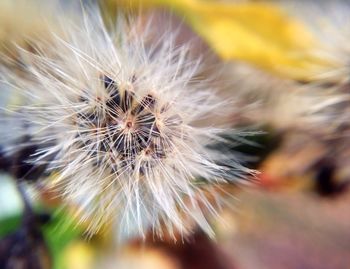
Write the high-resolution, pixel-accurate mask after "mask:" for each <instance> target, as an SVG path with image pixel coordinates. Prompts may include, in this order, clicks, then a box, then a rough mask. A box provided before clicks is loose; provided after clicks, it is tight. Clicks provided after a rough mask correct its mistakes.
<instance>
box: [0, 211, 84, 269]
mask: <svg viewBox="0 0 350 269" xmlns="http://www.w3.org/2000/svg"><path fill="white" fill-rule="evenodd" d="M21 220H22V215H14V216H11V217H6V218H1V216H0V238H4V237H5V236H6V235H8V234H11V233H13V232H15V231H16V230H17V229H18V228H19V227H20V225H21ZM42 232H43V235H44V238H45V241H46V243H47V245H48V248H49V251H50V253H51V255H52V258H53V261H54V267H53V269H65V268H68V267H66V266H65V264H66V261H65V259H66V251H65V249H66V247H67V246H68V245H69V243H71V242H72V241H73V240H75V239H77V238H79V236H80V235H81V234H82V231H81V229H79V228H78V227H77V226H76V225H74V224H73V223H72V220H71V218H70V217H69V216H68V215H67V214H66V213H65V212H63V211H61V212H57V213H54V214H53V215H52V218H51V220H50V221H49V223H48V224H45V225H44V226H43V227H42Z"/></svg>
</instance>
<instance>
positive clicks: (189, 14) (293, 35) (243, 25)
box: [102, 0, 326, 80]
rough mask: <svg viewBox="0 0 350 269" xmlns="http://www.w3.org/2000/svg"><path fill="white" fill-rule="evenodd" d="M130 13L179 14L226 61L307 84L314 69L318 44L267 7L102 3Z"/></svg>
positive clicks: (197, 1) (133, 0)
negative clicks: (313, 51) (151, 10)
mask: <svg viewBox="0 0 350 269" xmlns="http://www.w3.org/2000/svg"><path fill="white" fill-rule="evenodd" d="M102 2H103V3H107V6H108V8H109V9H110V10H115V9H113V8H111V7H113V6H115V5H117V7H120V6H123V7H124V8H126V9H128V10H133V9H137V8H143V9H147V7H154V6H156V7H157V6H158V7H159V6H161V7H166V8H169V9H171V10H172V11H174V12H175V13H177V14H178V15H179V16H180V17H181V18H182V17H183V18H184V19H185V21H187V22H188V23H189V25H191V26H192V28H193V29H194V30H195V31H196V32H197V33H198V34H199V35H200V36H202V37H203V38H204V39H205V40H206V41H207V42H208V44H209V45H210V46H211V47H212V48H213V50H214V51H215V52H216V53H217V54H218V55H219V56H221V58H222V59H224V60H242V61H247V62H250V63H252V64H254V65H256V66H259V67H262V68H264V69H267V70H269V71H272V72H274V73H276V74H279V75H283V76H287V77H289V78H293V79H297V80H309V79H310V78H311V77H312V76H313V75H314V74H315V72H317V70H316V66H317V67H318V68H319V67H320V66H323V65H325V64H326V63H325V62H322V61H321V60H320V59H317V58H315V57H313V56H311V53H310V51H311V49H312V48H314V47H315V46H316V42H315V40H314V39H313V37H312V35H311V34H310V33H309V32H308V31H307V30H306V28H305V27H304V26H303V25H302V24H301V23H299V21H297V20H296V19H294V18H291V17H289V16H287V14H286V13H285V12H283V11H282V10H281V9H280V8H278V6H277V5H273V4H270V3H258V2H253V3H227V2H225V3H224V2H218V1H204V0H144V1H140V0H121V1H120V0H102Z"/></svg>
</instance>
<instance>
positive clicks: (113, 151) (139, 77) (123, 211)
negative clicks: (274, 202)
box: [4, 8, 250, 235]
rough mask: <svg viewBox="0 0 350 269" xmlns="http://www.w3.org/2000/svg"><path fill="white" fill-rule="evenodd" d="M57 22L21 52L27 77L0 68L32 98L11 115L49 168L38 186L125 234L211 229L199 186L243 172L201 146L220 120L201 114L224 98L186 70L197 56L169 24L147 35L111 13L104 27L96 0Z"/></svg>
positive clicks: (211, 206)
mask: <svg viewBox="0 0 350 269" xmlns="http://www.w3.org/2000/svg"><path fill="white" fill-rule="evenodd" d="M62 25H64V26H65V29H64V30H65V31H64V36H63V37H61V36H58V35H55V34H54V33H52V38H51V37H50V43H49V44H45V43H44V42H40V44H41V45H37V46H34V52H28V51H25V50H21V58H22V59H23V62H24V63H25V65H26V69H27V71H28V72H29V75H30V77H31V78H32V79H22V78H21V77H19V76H17V75H16V74H13V73H11V71H10V70H6V72H4V74H5V77H6V81H7V83H8V84H11V85H12V86H13V87H14V88H16V89H17V90H18V91H19V92H20V93H21V94H23V95H24V96H25V97H26V99H27V100H30V101H28V105H26V106H22V107H21V109H20V110H19V111H17V112H16V113H18V114H20V115H21V116H23V117H24V118H25V119H26V121H28V122H29V124H30V125H31V126H35V128H33V131H32V133H31V141H32V143H35V144H39V145H41V146H40V147H39V150H37V151H36V153H35V154H33V155H32V158H33V162H34V163H35V164H41V163H45V164H47V167H48V169H49V171H56V172H57V175H56V176H55V177H53V178H54V179H53V178H50V179H48V180H47V184H49V185H50V186H52V187H54V188H56V189H57V190H58V191H59V192H60V193H61V194H62V196H63V197H64V200H65V201H66V203H67V204H74V205H76V206H77V208H78V213H77V215H78V216H79V218H80V221H82V222H85V221H86V222H87V223H88V224H89V227H88V230H89V232H91V233H94V232H96V231H98V230H99V229H101V228H102V227H103V226H104V225H107V224H113V225H114V224H115V225H117V226H118V229H119V231H120V232H121V234H123V235H124V234H126V235H130V234H136V235H145V233H146V231H147V230H148V229H153V231H154V232H155V233H157V234H159V235H162V234H163V229H164V228H165V230H166V231H168V232H170V234H174V233H175V231H180V232H181V233H182V234H185V233H187V232H189V231H190V230H191V228H190V226H189V225H188V222H190V223H196V224H197V225H199V226H200V227H201V228H202V229H203V230H204V231H205V232H207V233H208V234H210V235H212V234H213V231H212V229H211V227H210V225H209V223H208V220H207V215H206V213H210V214H216V207H215V205H216V203H213V202H212V201H211V199H209V198H207V196H206V195H205V193H206V191H208V189H209V188H211V187H213V188H211V189H210V190H214V189H215V186H220V184H223V183H227V182H235V181H237V179H239V178H241V177H242V176H243V174H244V173H246V172H250V171H249V170H248V169H245V168H244V167H243V166H241V165H240V164H239V163H238V162H237V160H236V157H235V156H232V154H231V153H227V152H225V151H224V150H223V151H222V152H219V151H217V150H215V147H214V146H211V145H215V143H218V142H219V141H222V140H223V139H222V138H221V135H220V134H221V133H223V132H224V131H226V132H227V131H229V129H227V127H225V126H224V125H222V126H215V125H213V124H212V123H210V124H209V123H208V121H206V119H207V118H212V117H213V115H216V116H217V117H218V121H219V119H220V118H221V117H224V116H226V115H227V114H228V113H230V109H231V108H230V105H227V102H223V101H222V100H220V99H219V98H218V97H217V96H216V94H215V89H212V88H210V87H209V86H208V85H210V84H209V83H208V81H209V80H210V79H206V78H199V77H196V73H197V72H198V70H199V68H200V66H201V62H200V60H191V59H190V55H189V53H188V52H189V46H185V45H183V46H176V45H175V38H176V35H175V34H174V33H172V32H167V33H165V34H162V36H161V37H157V39H155V37H156V34H157V33H156V32H155V29H154V26H152V24H151V23H148V24H147V25H146V26H145V25H143V27H140V25H139V24H138V23H137V21H132V22H131V23H129V24H128V23H126V20H125V19H122V18H121V19H118V21H117V24H116V27H115V29H114V31H107V29H106V27H105V25H104V23H103V21H102V19H101V16H100V14H99V12H98V10H96V9H95V8H93V10H92V11H91V12H87V13H84V14H83V15H82V18H81V20H77V21H75V22H74V23H70V22H62ZM141 28H142V29H143V30H142V31H140V29H141ZM111 32H112V33H111ZM48 156H51V157H50V158H49V159H50V161H49V162H48V161H47V160H48ZM201 183H204V184H201ZM211 195H212V196H214V197H215V194H214V193H211Z"/></svg>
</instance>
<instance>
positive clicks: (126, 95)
mask: <svg viewBox="0 0 350 269" xmlns="http://www.w3.org/2000/svg"><path fill="white" fill-rule="evenodd" d="M101 81H102V83H103V87H104V88H105V90H106V91H107V93H108V96H109V98H107V99H106V101H105V102H106V103H105V106H103V107H105V108H106V111H105V113H101V112H100V113H97V112H96V111H95V112H90V113H78V120H77V125H78V126H79V127H84V129H83V130H84V131H82V132H81V133H80V134H79V135H81V136H84V135H85V137H86V139H85V143H83V145H80V146H81V147H89V144H90V145H91V144H92V145H96V147H95V148H93V149H92V153H91V154H92V155H93V157H96V159H99V158H98V156H99V154H100V153H103V152H113V153H114V154H115V152H117V153H118V157H117V160H114V161H113V164H112V166H113V165H114V166H119V167H112V169H113V171H115V172H118V171H119V170H123V169H125V168H126V167H128V168H131V169H132V170H134V169H135V159H136V157H137V156H138V155H140V154H141V153H142V152H143V154H144V155H146V156H149V157H151V158H152V159H155V160H157V159H164V158H166V157H167V155H168V153H169V152H171V150H172V149H171V144H172V143H169V142H170V141H171V139H172V138H171V136H170V135H167V132H166V131H165V130H162V129H160V128H159V124H157V113H156V106H157V99H156V97H155V96H153V95H152V94H147V95H146V96H144V97H143V98H141V99H139V100H137V98H136V96H135V94H134V92H132V91H130V90H125V89H124V90H121V89H120V86H119V85H118V84H117V82H116V81H114V80H113V79H111V78H109V77H108V76H102V77H101ZM135 81H137V79H136V77H135V76H133V79H132V81H131V82H132V83H134V82H135ZM87 100H88V98H86V97H85V96H82V97H80V99H79V101H81V102H84V103H87ZM165 112H167V109H164V108H161V109H160V115H162V114H164V113H165ZM101 115H104V116H101ZM163 122H164V125H165V126H166V127H168V128H176V126H179V125H180V124H181V123H182V120H181V118H180V116H179V115H174V116H171V117H169V118H167V119H165V120H163ZM90 127H92V128H93V130H94V132H96V130H97V129H100V130H104V131H103V132H100V133H103V135H102V137H103V138H102V141H100V140H101V134H99V136H100V137H98V140H99V141H100V142H99V143H96V141H92V140H91V138H90V137H91V133H92V131H91V132H89V131H86V130H89V128H90ZM87 137H89V138H87ZM89 148H90V149H91V146H90V147H89ZM99 164H100V163H98V162H97V163H96V165H99ZM146 167H149V164H147V165H146ZM146 167H143V168H139V169H140V171H139V172H140V173H142V171H144V170H145V168H146Z"/></svg>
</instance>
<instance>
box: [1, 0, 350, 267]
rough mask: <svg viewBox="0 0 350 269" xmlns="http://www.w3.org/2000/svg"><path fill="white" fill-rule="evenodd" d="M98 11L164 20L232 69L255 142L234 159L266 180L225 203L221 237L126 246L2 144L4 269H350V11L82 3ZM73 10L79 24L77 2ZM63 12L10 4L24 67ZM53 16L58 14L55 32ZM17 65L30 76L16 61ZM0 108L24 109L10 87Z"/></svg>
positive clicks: (229, 87)
mask: <svg viewBox="0 0 350 269" xmlns="http://www.w3.org/2000/svg"><path fill="white" fill-rule="evenodd" d="M91 3H97V4H99V5H100V6H101V9H102V11H103V14H104V16H105V17H106V20H113V19H115V17H116V16H118V14H120V12H125V14H127V16H131V17H135V16H136V17H140V18H141V19H145V20H147V18H149V17H152V18H153V24H154V27H156V29H159V31H160V32H161V31H164V29H163V28H164V25H165V24H166V23H169V22H170V23H171V27H172V28H173V29H174V31H179V36H178V40H177V42H178V44H179V45H180V44H183V43H186V42H188V41H191V51H192V54H193V55H192V56H193V57H199V56H201V57H203V61H204V63H205V65H204V66H205V67H206V68H205V69H204V70H202V72H203V74H206V73H208V72H217V70H220V72H218V81H216V84H217V85H219V94H221V95H223V96H226V97H234V99H235V100H236V103H235V106H236V109H235V110H234V111H235V112H234V113H233V114H232V115H228V116H227V117H229V120H230V121H231V122H232V126H233V127H234V128H238V129H241V130H247V131H249V132H250V131H253V132H255V133H253V135H249V136H247V137H246V141H245V142H244V143H242V144H241V145H239V146H234V147H232V150H233V151H236V152H238V153H239V154H242V156H245V157H244V158H245V159H246V165H247V166H248V167H250V168H252V169H257V170H258V171H260V173H259V175H258V176H257V178H256V179H255V180H253V182H250V183H247V184H240V185H238V186H229V187H227V189H225V191H227V193H229V194H230V195H228V197H227V199H226V204H225V206H224V207H223V209H222V211H221V212H220V216H219V217H218V218H217V219H211V220H210V222H211V224H212V225H213V227H214V230H215V233H216V237H215V238H214V239H211V238H208V237H207V236H206V235H205V234H204V233H202V232H201V231H200V230H199V229H198V230H196V229H194V232H193V234H192V235H191V236H189V237H188V238H179V240H178V241H177V242H173V240H170V239H169V240H167V238H165V239H162V240H161V239H158V238H155V237H154V236H152V234H150V235H149V237H148V238H147V239H146V241H143V240H142V239H141V238H132V239H128V240H123V241H122V242H120V241H119V240H115V238H112V237H111V236H110V234H109V233H108V232H107V233H100V234H96V235H94V236H86V234H85V232H84V226H83V225H80V224H78V223H75V222H74V221H73V220H72V218H71V217H70V216H71V214H72V212H70V209H61V207H60V203H61V201H60V199H59V198H58V197H57V195H56V194H54V193H52V192H50V191H48V190H46V189H45V187H44V186H40V187H39V188H38V187H37V186H35V187H34V186H31V184H26V186H25V188H23V187H22V186H21V185H20V184H16V180H17V179H16V178H20V177H21V175H23V173H25V172H26V171H28V170H26V169H28V167H27V165H28V164H27V163H26V159H27V158H28V156H30V155H31V154H33V149H28V148H25V149H19V150H18V152H17V153H16V154H15V155H14V156H11V157H10V158H9V157H8V156H5V155H4V154H3V152H2V146H3V144H4V143H6V141H7V140H6V139H5V138H3V137H2V136H1V137H0V145H1V147H0V170H1V174H0V238H1V241H0V268H1V269H2V268H4V269H9V268H23V269H26V268H35V269H41V268H45V269H46V268H54V269H92V268H106V269H109V268H118V269H119V268H145V269H146V268H147V269H173V268H174V269H175V268H176V269H202V268H203V269H214V268H215V269H220V268H222V269H224V268H225V269H226V268H227V269H257V268H259V269H265V268H266V269H347V268H350V210H349V205H350V192H349V191H348V184H349V180H350V179H349V176H350V174H349V173H350V171H349V168H348V167H349V165H348V164H350V155H349V153H350V143H349V142H350V140H349V137H348V131H349V129H348V128H349V127H348V125H349V124H348V118H349V117H348V114H347V112H348V102H349V98H348V94H349V89H350V86H349V85H350V84H349V81H348V80H349V78H350V67H349V66H347V65H349V62H350V51H348V50H349V49H348V47H347V46H348V45H347V44H346V43H347V42H342V41H343V39H344V40H349V39H346V38H347V37H348V35H349V33H350V27H349V26H350V25H349V22H350V21H349V19H348V18H347V16H348V15H347V14H349V13H348V12H350V7H349V4H348V3H347V2H346V1H328V2H327V1H321V0H320V1H300V2H296V1H288V0H286V1H253V0H252V1H249V0H246V1H245V0H227V1H224V0H223V1H215V0H144V1H136V0H135V1H134V0H101V1H99V2H98V1H86V3H85V2H84V1H82V4H91ZM61 5H62V6H63V8H65V5H67V7H66V8H67V9H69V10H68V11H69V12H67V13H69V14H70V15H72V16H74V15H75V14H74V12H75V11H74V8H72V7H71V6H70V5H69V4H67V1H61ZM48 10H49V11H48ZM53 13H54V10H52V6H50V5H47V4H45V3H44V1H39V0H31V1H29V0H27V1H26V0H14V1H11V0H1V3H0V42H1V49H2V54H3V55H7V56H9V57H11V58H12V57H13V59H16V53H15V52H14V50H13V42H16V44H20V45H22V46H24V47H26V46H28V47H27V49H30V48H29V45H28V44H26V42H25V39H26V38H27V37H28V36H30V37H32V38H35V36H36V35H45V32H46V33H47V31H52V29H54V27H55V23H54V21H52V22H51V19H50V16H51V15H50V16H48V15H47V14H53ZM43 14H44V15H43ZM41 16H47V20H46V21H45V23H44V24H42V23H41V21H40V18H41ZM310 18H311V19H310ZM165 22H166V23H165ZM51 23H52V25H51ZM167 25H168V24H167ZM339 25H341V26H343V27H339ZM347 26H348V27H347ZM346 28H348V29H346ZM140 31H142V29H140ZM203 55H204V56H203ZM348 60H349V61H348ZM11 63H12V64H13V65H14V67H13V68H17V67H16V64H17V63H16V60H14V61H12V62H11ZM1 64H9V61H7V62H6V63H3V62H1ZM348 67H349V68H348ZM18 72H23V70H20V69H19V71H18ZM217 85H216V86H217ZM0 98H1V100H0V102H1V103H2V106H6V105H7V104H8V103H16V102H17V99H16V98H17V97H16V96H12V95H11V92H10V91H8V90H7V89H2V92H1V93H0ZM4 126H6V125H4ZM4 126H2V128H3V129H4V128H6V127H4ZM3 131H4V130H3ZM3 131H0V135H1V134H2V133H3ZM242 158H243V157H242ZM31 168H32V167H30V169H31ZM36 171H37V172H38V173H39V172H40V168H39V169H38V170H36ZM33 177H35V175H34V176H33ZM28 181H32V179H29V180H28ZM39 185H40V184H39ZM72 211H74V208H72ZM116 241H117V242H119V243H118V244H117V243H116ZM9 259H13V260H14V261H13V262H12V263H11V264H12V265H11V266H12V267H11V266H9V265H6V264H9V262H8V261H9ZM1 266H3V267H1ZM6 266H7V267H6Z"/></svg>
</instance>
